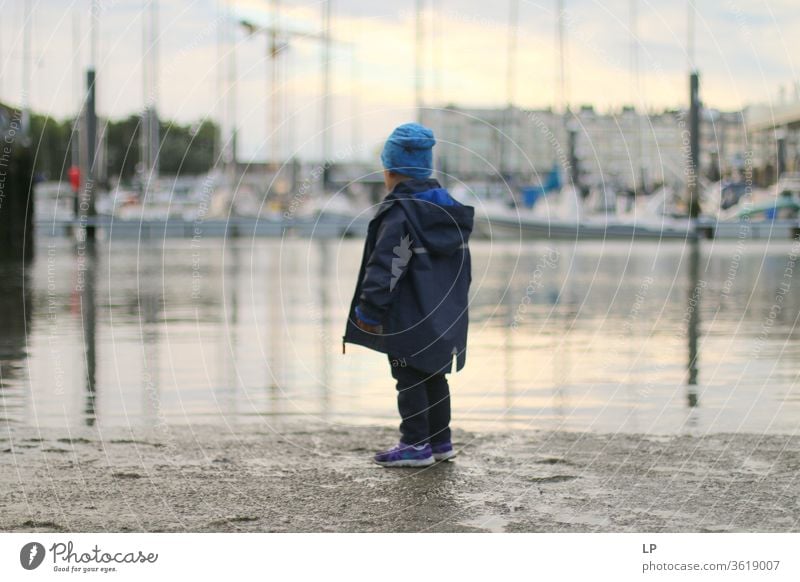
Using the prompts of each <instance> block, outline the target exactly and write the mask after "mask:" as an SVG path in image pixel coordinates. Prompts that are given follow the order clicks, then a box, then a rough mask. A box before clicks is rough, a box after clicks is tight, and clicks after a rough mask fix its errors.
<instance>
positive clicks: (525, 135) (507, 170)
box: [422, 106, 746, 188]
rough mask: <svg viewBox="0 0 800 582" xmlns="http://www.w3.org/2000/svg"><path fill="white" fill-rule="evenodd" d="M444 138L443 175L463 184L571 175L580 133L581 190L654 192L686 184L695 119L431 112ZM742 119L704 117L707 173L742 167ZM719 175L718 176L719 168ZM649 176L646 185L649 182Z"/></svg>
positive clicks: (683, 115)
mask: <svg viewBox="0 0 800 582" xmlns="http://www.w3.org/2000/svg"><path fill="white" fill-rule="evenodd" d="M422 122H423V124H425V125H428V126H429V127H431V128H432V129H433V130H434V132H435V134H436V137H437V146H436V149H435V153H436V156H437V162H436V164H437V169H438V170H440V171H441V172H445V173H447V174H449V175H451V176H452V177H453V179H456V180H486V179H498V180H499V179H500V177H501V176H505V177H506V178H511V179H514V180H516V181H518V182H520V183H535V182H537V181H538V180H539V179H541V177H542V176H543V175H544V174H546V173H547V172H549V171H550V170H551V169H552V168H553V166H554V165H555V164H558V165H559V166H560V167H561V168H562V172H563V175H564V176H565V178H566V179H568V178H569V175H570V172H569V170H570V168H571V165H572V164H571V163H570V159H571V158H570V155H571V148H570V143H569V133H570V132H574V134H575V137H574V140H575V152H574V153H575V155H576V158H577V161H578V167H579V169H580V173H581V176H580V179H581V183H582V184H584V185H587V186H595V185H600V184H604V183H605V184H609V185H613V186H616V187H620V188H632V187H633V186H634V184H641V183H642V180H644V183H645V184H646V185H647V187H648V188H650V187H652V186H653V185H655V184H659V183H667V184H671V185H674V186H680V185H682V184H684V183H685V175H686V173H685V168H686V163H687V158H688V151H689V132H688V127H689V120H688V113H687V112H685V111H665V112H662V113H651V114H649V115H641V114H638V113H637V112H636V111H634V110H633V109H632V108H630V107H626V108H623V109H622V110H621V111H617V112H609V113H598V112H596V111H595V110H594V109H593V108H592V107H589V106H584V107H581V109H580V110H578V111H575V112H572V113H570V114H568V115H566V116H561V115H560V114H556V113H554V112H552V111H551V110H522V109H518V108H516V107H512V108H506V109H462V108H458V107H447V108H443V109H425V110H424V111H423V116H422ZM745 135H746V134H745V128H744V122H743V117H742V115H741V114H740V113H721V112H718V111H715V110H705V111H704V112H703V117H702V124H701V137H702V139H701V158H700V164H701V172H702V173H703V174H705V175H708V176H709V177H713V175H714V174H715V173H716V174H719V173H722V174H728V173H730V172H731V171H732V170H733V169H734V168H739V167H741V165H742V163H743V162H742V160H743V159H744V155H745V147H746V137H745ZM715 167H716V168H717V169H716V171H715V170H714V168H715ZM642 176H643V178H642Z"/></svg>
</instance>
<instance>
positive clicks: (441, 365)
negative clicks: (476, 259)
mask: <svg viewBox="0 0 800 582" xmlns="http://www.w3.org/2000/svg"><path fill="white" fill-rule="evenodd" d="M473 218H474V209H473V208H472V207H471V206H465V205H462V204H460V203H459V202H457V201H455V200H454V199H453V198H451V197H450V195H449V194H448V193H447V191H446V190H445V189H444V188H442V187H441V185H440V184H439V183H438V182H437V181H436V180H433V179H428V180H417V179H411V180H406V181H403V182H400V183H399V184H398V185H397V186H396V187H395V188H394V190H393V191H392V192H391V193H390V194H389V195H388V196H387V197H386V198H385V199H384V200H383V202H381V205H380V206H379V208H378V211H377V213H376V214H375V217H374V218H373V219H372V221H371V222H370V223H369V229H368V231H367V239H366V242H365V244H364V255H363V257H362V259H361V269H360V270H359V274H358V283H357V285H356V290H355V294H354V296H353V301H352V303H351V305H350V313H349V317H348V320H347V327H346V329H345V334H344V342H349V343H353V344H359V345H362V346H366V347H368V348H371V349H373V350H377V351H379V352H383V353H387V354H390V355H392V356H393V357H397V358H402V359H403V360H404V361H405V363H406V364H407V365H409V366H411V367H413V368H417V369H418V370H422V371H424V372H428V373H435V372H450V371H452V370H451V367H452V362H453V358H456V370H460V369H461V368H463V367H464V363H465V362H466V348H467V327H468V323H469V316H468V303H469V299H468V293H469V285H470V283H471V281H472V273H471V270H472V265H471V259H470V253H469V247H468V242H469V236H470V234H471V233H472V225H473ZM356 313H358V315H359V316H360V318H361V319H362V320H363V321H364V322H366V323H371V324H378V325H380V326H381V333H370V332H367V331H364V330H362V329H361V328H359V327H358V326H357V325H356Z"/></svg>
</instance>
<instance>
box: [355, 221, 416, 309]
mask: <svg viewBox="0 0 800 582" xmlns="http://www.w3.org/2000/svg"><path fill="white" fill-rule="evenodd" d="M413 242H414V241H412V240H411V237H410V235H409V232H408V225H407V223H406V218H405V212H403V209H402V208H400V207H399V206H397V205H395V207H394V208H392V209H391V210H389V211H388V212H387V213H386V215H385V216H384V218H383V220H382V221H381V224H380V226H379V227H378V233H377V236H376V239H375V248H374V249H373V250H372V254H371V255H370V256H369V259H368V260H367V265H366V268H365V271H364V279H363V281H362V283H361V294H360V295H359V297H358V312H360V313H362V314H363V315H364V316H366V317H367V318H369V319H370V320H375V321H380V320H381V319H383V316H384V315H385V314H386V312H387V311H388V310H389V307H390V305H391V303H392V299H393V298H394V295H395V292H396V291H397V288H398V283H399V282H400V280H401V279H402V278H403V276H404V275H405V274H406V272H407V271H408V265H409V263H410V262H411V257H412V256H413V251H412V248H411V245H412V244H413Z"/></svg>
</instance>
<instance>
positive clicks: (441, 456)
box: [433, 451, 458, 461]
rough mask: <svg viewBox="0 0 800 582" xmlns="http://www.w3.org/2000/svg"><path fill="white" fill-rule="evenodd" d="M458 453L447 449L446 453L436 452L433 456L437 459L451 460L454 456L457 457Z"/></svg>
mask: <svg viewBox="0 0 800 582" xmlns="http://www.w3.org/2000/svg"><path fill="white" fill-rule="evenodd" d="M457 454H458V453H456V452H455V451H447V452H446V453H434V454H433V458H434V459H436V460H437V461H449V460H450V459H452V458H453V457H455V456H456V455H457Z"/></svg>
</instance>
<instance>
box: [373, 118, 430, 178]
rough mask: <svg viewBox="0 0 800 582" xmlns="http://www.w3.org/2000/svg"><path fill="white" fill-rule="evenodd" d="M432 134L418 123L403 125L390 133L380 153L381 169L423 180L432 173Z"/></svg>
mask: <svg viewBox="0 0 800 582" xmlns="http://www.w3.org/2000/svg"><path fill="white" fill-rule="evenodd" d="M435 143H436V140H435V139H434V138H433V132H432V131H431V130H430V129H428V128H427V127H424V126H422V125H420V124H419V123H404V124H403V125H401V126H400V127H398V128H397V129H395V130H394V131H393V132H392V135H390V136H389V138H388V139H387V140H386V144H384V146H383V152H381V162H382V163H383V167H384V168H386V169H387V170H391V171H392V172H397V173H398V174H404V175H406V176H411V177H412V178H419V179H424V178H427V177H428V176H430V175H431V172H433V146H434V144H435Z"/></svg>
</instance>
